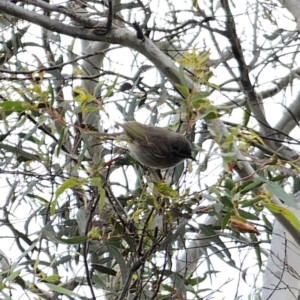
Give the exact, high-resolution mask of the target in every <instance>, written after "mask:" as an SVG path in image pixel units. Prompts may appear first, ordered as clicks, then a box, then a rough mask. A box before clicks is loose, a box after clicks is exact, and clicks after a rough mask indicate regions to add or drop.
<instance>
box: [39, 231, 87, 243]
mask: <svg viewBox="0 0 300 300" xmlns="http://www.w3.org/2000/svg"><path fill="white" fill-rule="evenodd" d="M42 231H43V233H44V234H45V236H46V237H47V238H48V239H49V240H51V241H52V242H54V243H57V244H64V245H78V244H82V243H85V242H86V240H87V237H86V236H75V237H71V238H69V239H65V238H59V237H57V236H56V235H55V232H54V231H53V232H52V231H50V230H47V228H44V229H43V230H42Z"/></svg>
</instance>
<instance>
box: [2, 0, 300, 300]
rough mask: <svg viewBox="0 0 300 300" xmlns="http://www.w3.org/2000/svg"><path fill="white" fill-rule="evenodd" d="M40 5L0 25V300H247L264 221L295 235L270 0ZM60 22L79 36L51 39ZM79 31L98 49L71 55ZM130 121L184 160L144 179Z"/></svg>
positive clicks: (291, 37)
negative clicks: (189, 151)
mask: <svg viewBox="0 0 300 300" xmlns="http://www.w3.org/2000/svg"><path fill="white" fill-rule="evenodd" d="M3 1H4V0H3ZM3 1H2V0H0V7H1V4H3V3H4V2H5V1H4V2H3ZM1 2H3V3H1ZM53 2H54V3H52V2H50V4H49V3H48V2H45V1H26V3H25V1H21V2H20V3H15V2H14V1H13V2H10V3H9V5H14V6H15V7H17V8H21V9H23V10H24V11H23V12H25V13H24V14H23V17H21V15H17V14H16V15H13V12H12V11H11V12H10V14H9V13H7V12H6V11H4V12H3V13H2V14H1V20H0V25H1V29H2V32H1V33H2V39H1V52H0V53H1V72H2V75H1V79H2V80H1V83H0V84H1V91H0V112H1V115H0V118H1V119H0V157H1V165H0V173H1V174H2V175H1V190H2V195H3V196H2V201H1V203H2V204H1V208H2V216H1V222H2V232H3V233H2V235H1V244H2V245H3V246H2V245H1V249H0V250H1V252H0V254H1V255H0V262H1V263H0V265H1V274H0V276H1V285H0V294H1V299H2V298H3V299H17V298H18V299H26V298H27V299H100V297H103V298H107V299H127V298H128V299H171V298H174V299H175V298H176V299H194V298H195V299H207V300H208V299H223V298H224V293H225V292H224V290H225V291H226V287H227V286H230V287H229V288H230V289H231V290H234V289H235V290H236V294H235V295H233V296H232V298H233V297H235V299H240V298H242V296H243V295H245V292H244V290H243V289H244V287H245V286H246V288H247V289H248V290H249V295H250V296H249V299H250V298H251V297H252V299H259V297H260V296H259V295H260V289H261V285H259V283H257V282H259V280H257V278H259V277H260V276H261V272H262V271H263V270H264V267H263V266H264V261H265V259H266V255H265V254H266V249H268V245H266V244H268V243H269V238H270V233H271V230H272V225H271V222H272V217H271V213H274V214H275V215H276V216H277V215H280V216H282V217H283V218H285V219H287V220H289V223H290V225H291V227H293V228H294V229H295V230H296V232H299V231H300V224H299V220H298V219H297V217H296V216H295V214H294V213H293V212H292V211H290V210H289V209H288V208H286V207H284V206H282V205H281V203H284V204H286V205H287V206H291V207H293V208H297V205H296V204H295V203H294V200H293V197H292V196H290V194H292V193H294V192H295V191H297V190H298V189H299V179H298V170H299V159H298V156H295V155H294V152H292V151H294V149H293V150H290V152H288V151H285V150H287V149H286V148H288V147H290V145H291V144H293V146H294V148H295V149H296V148H297V146H298V144H299V143H298V140H297V139H296V137H297V134H299V132H298V131H297V128H296V127H297V122H298V121H299V119H300V112H298V111H296V110H295V111H291V110H290V109H289V105H292V104H293V103H295V102H296V101H297V99H295V100H294V98H297V97H295V93H297V92H296V91H295V87H296V86H297V84H299V75H300V70H299V68H297V61H298V60H297V58H298V56H299V53H298V52H299V51H298V50H297V49H298V47H299V35H298V32H297V31H292V30H291V29H290V28H291V27H289V28H288V27H286V26H287V25H285V24H284V22H282V19H283V18H284V19H285V18H286V16H288V17H289V18H290V19H291V17H290V15H289V13H288V12H287V11H286V10H285V9H284V8H280V9H279V8H276V9H275V8H274V7H275V4H276V1H275V0H274V1H269V2H266V3H260V2H259V1H254V0H253V1H248V2H247V4H245V3H243V4H240V3H235V5H236V6H234V5H233V3H230V7H229V6H226V5H224V7H223V8H220V7H214V6H213V5H211V3H213V2H211V3H208V2H207V3H204V2H203V3H202V2H201V3H202V4H201V5H200V2H199V3H198V2H197V1H182V3H181V1H175V2H174V1H169V0H165V1H158V2H157V1H146V0H142V1H133V2H127V3H123V2H121V1H113V3H114V6H113V8H114V13H112V11H111V10H110V4H109V3H111V1H108V5H103V4H99V3H96V2H97V1H86V7H84V8H83V7H79V6H76V3H75V2H76V1H74V2H72V1H71V4H72V5H71V4H70V3H69V2H68V1H65V2H59V6H58V5H55V4H57V3H56V2H55V1H53ZM224 3H227V5H229V4H228V1H224ZM158 4H159V8H158ZM3 5H4V6H5V7H6V8H5V9H9V7H10V6H9V5H8V4H7V5H6V4H3ZM107 6H108V7H107ZM228 7H229V8H228ZM3 9H4V8H3ZM31 12H32V13H35V14H36V15H39V16H43V17H44V19H45V21H44V23H42V22H41V21H39V20H38V19H37V18H35V19H34V18H32V17H31V19H30V16H31V15H30V13H31ZM231 13H232V14H233V16H234V18H231V15H230V14H231ZM244 14H247V16H248V20H247V25H244V22H246V21H245V19H246V18H245V17H244ZM95 16H96V17H95ZM103 16H104V17H105V21H104V22H105V26H102V27H101V26H100V25H99V24H100V23H101V22H102V21H101V22H100V23H98V19H99V18H100V17H102V18H103ZM84 18H86V19H84ZM110 18H111V19H112V20H111V21H112V23H110V22H109V20H110ZM107 19H108V21H107ZM232 19H233V20H234V22H235V27H234V26H232V23H231V20H232ZM57 20H59V22H61V23H63V24H64V25H70V26H73V28H75V29H76V30H75V31H69V32H68V33H65V35H62V34H60V33H57V32H59V31H58V30H59V29H57V28H55V29H53V30H49V28H48V27H47V26H48V25H47V24H46V23H47V22H48V23H49V24H50V25H51V24H52V23H51V21H57ZM95 20H96V21H95ZM135 21H139V22H140V23H135V25H134V26H133V25H132V23H133V22H135ZM285 21H286V20H285ZM89 22H91V24H90V23H89ZM93 22H94V23H93ZM101 24H102V23H101ZM289 24H293V22H292V21H291V22H290V23H289ZM50 25H49V26H50ZM51 26H55V22H54V23H53V24H52V25H51ZM47 28H48V29H47ZM61 30H63V26H61ZM80 30H83V32H84V33H85V34H86V39H87V40H88V39H89V38H90V39H92V38H93V39H95V38H94V35H92V34H96V35H97V34H98V38H99V40H98V41H94V42H90V44H89V43H87V44H84V43H83V45H82V48H81V47H80V39H79V38H78V37H79V36H78V35H79V32H81V31H80ZM122 30H127V31H122ZM252 30H253V32H255V34H253V32H252ZM118 32H124V33H126V34H128V35H127V36H126V38H127V39H128V40H124V39H122V37H119V36H118V35H117V33H118ZM148 33H149V39H148V37H147V34H148ZM80 34H81V33H80ZM89 34H90V35H89ZM110 34H111V35H110ZM114 34H116V35H115V36H114ZM234 35H236V39H235V38H234ZM132 39H133V40H134V44H133V43H131V40H132ZM143 39H144V41H143ZM150 39H151V40H152V41H153V44H152V43H151V44H150V42H151V41H150ZM128 41H130V42H128ZM97 43H98V44H97ZM108 43H110V44H108ZM115 44H117V45H115ZM118 44H120V45H121V46H122V47H121V49H120V47H119V45H118ZM94 47H95V48H94ZM130 47H131V48H132V49H134V51H133V50H132V49H129V48H130ZM151 47H152V48H151ZM154 47H155V49H156V50H155V51H158V52H155V53H159V54H160V55H161V57H160V56H159V57H158V56H157V55H154V56H153V57H152V56H151V51H152V50H153V49H154ZM249 47H250V48H249ZM137 49H138V50H139V51H138V50H137ZM151 49H152V50H151ZM239 49H240V50H239ZM147 51H149V52H147ZM153 51H154V50H153ZM239 51H241V52H239ZM145 53H146V54H145ZM149 53H150V54H149ZM143 54H144V55H143ZM148 54H149V55H148ZM145 57H147V58H145ZM168 72H169V73H170V74H171V75H170V76H168V75H166V74H169V73H168ZM172 72H173V73H174V74H175V75H176V76H177V77H176V76H175V75H174V74H173V73H172ZM172 74H173V75H172ZM248 82H250V83H251V87H249V85H248ZM253 94H254V96H253ZM251 97H252V98H251ZM255 101H256V102H255ZM270 102H271V104H270ZM261 103H264V105H265V109H264V110H263V109H262V108H261ZM299 107H300V105H299ZM279 114H280V120H285V118H287V120H288V121H286V122H280V121H279V122H277V121H278V120H279V117H277V115H278V116H279ZM275 115H276V119H275V120H274V116H275ZM264 116H265V117H266V118H265V119H264ZM130 119H135V120H137V121H139V122H142V123H145V124H154V125H157V126H161V127H163V126H168V127H169V129H170V130H176V131H178V132H180V133H182V134H184V135H186V136H187V137H188V138H189V139H190V140H191V142H193V145H194V157H195V158H196V161H197V162H192V161H186V162H185V163H181V164H180V165H178V166H177V167H175V168H173V169H170V170H152V169H148V168H146V167H144V166H141V165H140V164H139V163H138V162H136V161H134V160H133V159H132V158H131V157H130V155H129V153H128V151H126V143H124V141H123V138H122V136H120V135H118V134H116V133H118V132H119V131H118V128H117V126H116V125H115V122H123V121H124V120H130ZM288 123H293V125H294V126H293V127H292V128H291V129H287V127H286V125H287V124H288ZM294 128H295V129H294ZM292 130H294V131H292ZM274 141H275V142H276V145H275V146H274V143H273V142H274ZM288 150H289V148H288ZM284 151H285V152H284ZM287 153H289V154H287ZM246 164H249V165H250V166H251V169H250V170H253V173H247V172H248V170H249V169H247V168H246V166H247V165H246ZM274 198H276V199H277V202H276V201H275V200H274ZM278 199H279V200H278ZM274 201H275V202H274ZM249 253H250V254H251V255H249ZM250 256H251V257H252V259H251V261H247V259H248V258H247V257H250ZM253 257H254V258H253ZM220 263H222V265H219V264H220ZM223 263H224V264H226V267H224V265H223ZM229 268H230V270H233V272H235V274H236V277H237V278H240V280H235V281H233V285H230V280H228V272H229V271H228V272H226V271H227V269H229ZM224 274H225V279H224ZM248 274H252V277H251V275H249V276H247V275H248ZM256 280H257V282H256ZM245 283H246V284H245ZM249 285H250V286H251V288H249ZM233 287H234V288H233ZM246 294H247V296H248V293H246ZM220 295H221V296H220ZM126 297H127V298H126ZM218 297H219V298H218ZM244 299H246V298H245V297H244Z"/></svg>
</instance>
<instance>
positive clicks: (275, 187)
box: [265, 181, 299, 210]
mask: <svg viewBox="0 0 300 300" xmlns="http://www.w3.org/2000/svg"><path fill="white" fill-rule="evenodd" d="M265 188H266V190H267V191H269V192H270V193H271V194H273V195H274V196H276V197H277V198H279V199H280V200H282V201H283V202H284V203H285V204H286V205H288V206H291V207H293V208H296V209H297V210H299V207H298V206H297V204H296V203H295V201H294V199H293V197H292V196H290V195H289V194H287V193H286V192H285V190H284V189H283V188H282V187H281V186H280V185H279V184H277V183H276V182H272V181H268V182H266V184H265Z"/></svg>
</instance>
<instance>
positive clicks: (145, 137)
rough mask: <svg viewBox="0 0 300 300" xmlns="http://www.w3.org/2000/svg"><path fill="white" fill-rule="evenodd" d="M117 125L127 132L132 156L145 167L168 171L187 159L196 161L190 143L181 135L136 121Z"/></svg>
mask: <svg viewBox="0 0 300 300" xmlns="http://www.w3.org/2000/svg"><path fill="white" fill-rule="evenodd" d="M117 125H119V126H120V127H122V128H123V129H124V131H125V135H126V141H127V142H128V148H129V152H130V154H131V156H132V157H133V158H134V159H135V160H137V161H138V162H139V163H140V164H142V165H144V166H147V167H151V168H156V169H168V168H172V167H175V166H176V165H178V164H179V163H180V162H182V161H183V160H185V159H192V160H195V159H194V158H193V156H192V145H191V143H190V141H189V140H188V139H187V138H186V137H185V136H183V135H182V134H180V133H177V132H174V131H171V130H168V129H165V128H161V127H156V126H151V125H144V124H141V123H139V122H136V121H128V122H125V123H123V124H121V123H117Z"/></svg>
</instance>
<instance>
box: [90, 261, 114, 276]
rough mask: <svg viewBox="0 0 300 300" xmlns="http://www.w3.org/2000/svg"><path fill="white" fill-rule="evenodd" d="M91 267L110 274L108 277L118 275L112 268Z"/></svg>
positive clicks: (94, 265)
mask: <svg viewBox="0 0 300 300" xmlns="http://www.w3.org/2000/svg"><path fill="white" fill-rule="evenodd" d="M91 266H92V267H93V268H94V269H95V270H97V271H98V272H100V273H103V274H108V275H112V276H116V275H117V272H116V271H115V270H113V269H111V268H107V267H104V266H102V265H99V264H92V265H91Z"/></svg>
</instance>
